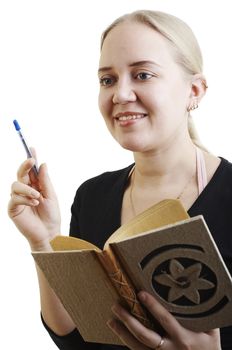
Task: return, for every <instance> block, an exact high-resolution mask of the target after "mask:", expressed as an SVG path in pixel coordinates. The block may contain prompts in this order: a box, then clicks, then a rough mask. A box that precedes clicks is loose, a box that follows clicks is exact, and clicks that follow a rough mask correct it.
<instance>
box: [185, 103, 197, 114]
mask: <svg viewBox="0 0 232 350" xmlns="http://www.w3.org/2000/svg"><path fill="white" fill-rule="evenodd" d="M196 108H198V103H197V101H193V102H192V103H191V104H190V105H189V107H188V108H187V111H188V112H190V111H193V110H194V109H196Z"/></svg>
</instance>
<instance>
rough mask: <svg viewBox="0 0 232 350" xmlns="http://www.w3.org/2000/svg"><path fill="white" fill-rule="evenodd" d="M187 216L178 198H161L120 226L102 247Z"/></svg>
mask: <svg viewBox="0 0 232 350" xmlns="http://www.w3.org/2000/svg"><path fill="white" fill-rule="evenodd" d="M187 218H189V215H188V213H187V212H186V210H185V209H184V207H183V205H182V204H181V202H180V201H179V200H177V199H166V200H163V201H161V202H159V203H158V204H155V205H153V206H152V207H151V208H149V209H147V210H145V211H144V212H143V213H141V214H139V215H138V216H136V217H135V218H134V219H132V220H131V221H129V222H128V223H127V224H125V225H123V226H121V227H120V228H119V229H118V230H117V231H115V232H114V233H113V234H112V235H111V236H110V237H109V239H108V240H107V241H106V243H105V246H104V249H107V247H108V245H109V244H110V243H112V242H119V241H121V240H123V239H124V238H128V237H131V236H135V235H137V234H140V233H142V232H146V231H149V230H152V229H155V228H158V227H161V226H165V225H168V224H173V223H175V222H178V221H181V220H184V219H187Z"/></svg>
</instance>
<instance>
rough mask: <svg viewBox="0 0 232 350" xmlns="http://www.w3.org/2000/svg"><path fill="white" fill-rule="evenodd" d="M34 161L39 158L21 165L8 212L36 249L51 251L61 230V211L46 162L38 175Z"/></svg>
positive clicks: (28, 160) (12, 190) (33, 248)
mask: <svg viewBox="0 0 232 350" xmlns="http://www.w3.org/2000/svg"><path fill="white" fill-rule="evenodd" d="M34 164H35V160H34V159H33V158H29V159H27V160H26V161H25V162H24V163H23V164H22V165H21V166H20V167H19V169H18V172H17V181H15V182H14V183H13V184H12V188H11V199H10V201H9V205H8V214H9V217H10V218H11V219H12V220H13V222H14V223H15V225H16V226H17V228H18V229H19V231H21V232H22V234H23V235H24V236H25V237H26V239H27V240H28V242H29V244H30V246H31V249H32V250H35V251H36V250H50V249H51V247H50V244H49V241H50V240H51V239H52V238H54V237H55V236H56V235H58V234H59V233H60V223H61V219H60V210H59V205H58V201H57V197H56V194H55V191H54V189H53V186H52V183H51V181H50V178H49V176H48V173H47V167H46V165H45V164H42V165H41V166H40V169H39V174H38V176H37V177H36V176H35V175H34V173H33V171H32V167H33V165H34Z"/></svg>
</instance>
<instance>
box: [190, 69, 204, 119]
mask: <svg viewBox="0 0 232 350" xmlns="http://www.w3.org/2000/svg"><path fill="white" fill-rule="evenodd" d="M190 84H191V90H190V95H189V104H188V107H187V110H188V112H189V111H191V110H193V109H196V108H197V107H198V105H199V103H200V101H201V99H202V98H203V97H204V95H205V93H206V90H207V88H208V86H207V83H206V79H205V77H204V76H203V74H194V75H193V76H192V79H191V81H190Z"/></svg>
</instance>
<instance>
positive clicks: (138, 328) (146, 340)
mask: <svg viewBox="0 0 232 350" xmlns="http://www.w3.org/2000/svg"><path fill="white" fill-rule="evenodd" d="M112 311H113V312H114V314H115V315H116V316H117V318H118V319H119V320H120V321H121V322H123V324H124V325H125V327H126V328H127V329H128V330H129V331H130V333H132V334H133V335H134V337H135V338H136V339H137V340H138V341H139V343H140V344H141V343H142V344H144V345H146V346H148V347H149V348H155V347H156V346H158V344H159V343H160V340H161V336H160V335H159V334H158V333H156V332H154V331H153V330H151V329H148V328H146V327H145V326H144V325H142V323H141V322H139V321H138V320H137V319H136V318H135V317H133V316H132V315H131V314H130V313H129V312H127V311H126V310H125V309H124V308H122V307H121V306H120V305H114V306H113V307H112Z"/></svg>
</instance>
